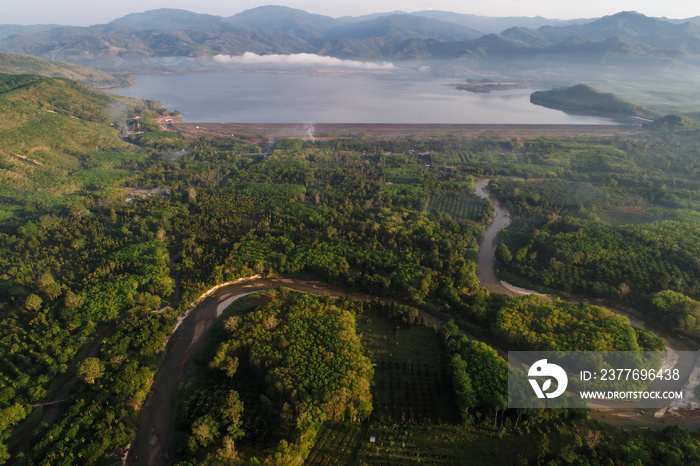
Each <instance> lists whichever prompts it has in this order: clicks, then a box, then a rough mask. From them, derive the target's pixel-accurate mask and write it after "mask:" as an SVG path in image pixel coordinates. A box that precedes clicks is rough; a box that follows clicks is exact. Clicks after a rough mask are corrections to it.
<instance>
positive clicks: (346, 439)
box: [305, 422, 369, 466]
mask: <svg viewBox="0 0 700 466" xmlns="http://www.w3.org/2000/svg"><path fill="white" fill-rule="evenodd" d="M317 438H318V441H317V442H316V444H315V445H314V448H313V450H311V453H309V456H308V457H307V458H306V462H305V464H307V465H319V466H321V465H331V464H357V460H358V454H359V449H360V445H361V444H362V442H367V441H368V439H369V437H367V424H366V423H365V424H355V423H347V422H342V423H341V422H338V423H334V422H326V423H325V424H323V427H321V430H320V431H319V433H318V437H317Z"/></svg>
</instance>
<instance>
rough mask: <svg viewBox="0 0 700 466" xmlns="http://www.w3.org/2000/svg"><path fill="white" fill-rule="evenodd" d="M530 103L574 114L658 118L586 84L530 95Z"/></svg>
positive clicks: (613, 95) (647, 109)
mask: <svg viewBox="0 0 700 466" xmlns="http://www.w3.org/2000/svg"><path fill="white" fill-rule="evenodd" d="M530 102H532V103H533V104H535V105H541V106H543V107H547V108H554V109H557V110H563V111H565V112H572V113H583V114H594V115H600V114H605V115H618V116H633V117H639V118H645V119H650V120H653V119H654V117H656V116H657V114H656V112H654V111H653V110H651V109H649V108H647V107H643V106H641V105H637V104H635V103H632V102H630V101H627V100H625V99H623V98H621V97H619V96H617V95H615V94H613V93H610V92H608V93H605V92H600V91H597V90H595V89H593V88H592V87H590V86H588V85H586V84H577V85H575V86H572V87H566V88H562V89H552V90H550V91H536V92H533V93H532V94H531V95H530Z"/></svg>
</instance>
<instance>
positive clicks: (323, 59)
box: [214, 52, 396, 71]
mask: <svg viewBox="0 0 700 466" xmlns="http://www.w3.org/2000/svg"><path fill="white" fill-rule="evenodd" d="M214 61H215V62H217V63H220V64H228V65H244V66H256V67H275V68H280V67H291V68H301V67H320V68H340V69H350V70H369V71H391V70H394V69H395V68H396V66H395V65H394V64H393V63H389V62H381V63H377V62H365V61H357V60H344V59H342V58H336V57H328V56H322V55H316V54H313V53H293V54H289V55H279V54H271V55H258V54H256V53H253V52H245V53H244V54H243V55H216V56H214Z"/></svg>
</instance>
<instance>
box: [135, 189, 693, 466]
mask: <svg viewBox="0 0 700 466" xmlns="http://www.w3.org/2000/svg"><path fill="white" fill-rule="evenodd" d="M489 181H490V180H477V181H476V182H475V188H476V193H477V194H478V195H479V196H481V197H483V198H488V199H490V200H491V202H492V203H493V205H494V209H495V216H494V218H493V220H492V222H491V223H490V224H489V225H488V226H487V228H486V231H485V234H484V238H483V240H482V243H481V246H480V252H479V259H478V263H477V275H478V277H479V280H480V281H481V284H482V285H483V286H484V287H485V288H487V289H488V290H489V291H491V292H497V293H506V294H508V295H511V296H515V295H519V294H532V293H535V292H534V291H530V290H525V289H522V288H518V287H515V286H513V285H510V284H508V283H506V282H503V281H501V280H499V278H498V276H497V274H496V270H495V263H496V259H495V252H496V245H497V239H496V238H497V236H498V233H499V232H500V231H501V230H502V229H503V228H505V227H506V226H508V225H509V224H510V223H511V214H510V212H509V211H508V210H507V209H506V208H505V207H504V206H503V205H502V204H501V203H500V202H499V201H498V199H496V198H495V196H493V194H492V193H489V192H488V190H487V189H486V187H487V185H488V183H489ZM280 286H284V287H287V288H291V289H294V290H298V291H305V292H308V293H314V294H328V295H330V296H334V297H349V298H353V299H360V300H369V299H372V298H373V297H374V296H371V295H368V294H365V293H353V292H348V291H346V290H343V289H340V288H335V287H332V286H330V285H328V284H325V283H321V282H314V281H305V280H296V279H289V278H260V277H250V278H248V279H242V280H239V281H236V282H231V283H228V284H224V285H220V286H217V287H214V288H213V289H212V290H210V291H209V292H207V293H205V294H204V295H202V297H201V298H200V299H199V300H198V301H197V302H196V303H194V304H193V305H192V306H191V307H190V309H189V310H188V311H189V312H188V313H187V314H186V317H184V318H182V319H181V320H180V322H179V324H178V325H177V326H176V329H175V330H174V332H173V334H172V336H171V337H170V338H169V339H168V341H167V345H166V357H165V361H164V363H163V365H162V366H161V368H160V370H159V371H158V373H157V374H156V376H155V380H154V382H153V385H152V388H151V392H150V394H149V396H148V400H147V401H146V404H145V406H144V408H143V409H142V410H141V413H140V415H139V430H138V432H137V435H136V439H135V440H134V442H133V444H132V445H131V448H130V449H129V451H128V454H127V455H128V456H127V462H128V463H130V464H138V465H141V464H144V465H145V464H147V465H149V466H151V465H166V464H168V463H169V461H170V460H171V457H172V445H171V439H170V429H171V426H172V424H173V418H174V406H175V398H176V396H177V388H178V385H179V382H180V379H181V378H182V375H183V372H184V369H185V365H186V364H187V362H188V361H189V358H190V356H191V355H192V354H193V352H194V350H195V349H196V348H197V346H198V344H199V343H200V342H201V341H202V338H203V337H204V335H205V334H206V332H207V330H209V328H210V327H211V325H212V324H213V323H214V322H215V321H216V319H217V317H219V316H220V315H221V313H222V312H223V311H224V309H226V308H227V307H228V306H230V305H231V303H233V302H234V301H235V300H236V299H239V298H241V297H243V296H246V295H248V294H251V293H255V292H257V291H262V290H268V289H273V288H277V287H280ZM380 299H385V300H390V299H389V298H380ZM612 310H613V311H614V312H616V313H618V314H621V315H624V316H625V317H628V318H629V319H630V322H631V324H632V325H634V326H636V327H640V328H647V325H646V323H645V322H644V321H643V320H640V319H637V318H634V317H632V316H630V315H628V314H625V313H624V312H622V311H619V310H615V309H612ZM421 317H424V318H425V319H426V320H427V322H428V325H436V326H438V327H439V326H440V324H441V323H442V322H443V320H442V319H440V318H438V317H436V316H434V315H432V314H429V313H426V312H422V311H421ZM652 331H653V332H654V333H655V334H657V335H659V336H662V337H663V338H665V339H666V341H667V344H668V348H667V349H669V350H671V351H677V350H688V349H690V348H691V347H689V345H688V344H686V343H684V342H680V341H679V340H677V339H675V338H672V337H671V336H670V335H666V334H663V333H661V332H658V331H655V330H652ZM470 337H471V338H473V336H471V335H470ZM693 349H695V348H693ZM499 353H501V354H503V351H499ZM603 417H605V416H603Z"/></svg>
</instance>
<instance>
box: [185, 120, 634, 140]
mask: <svg viewBox="0 0 700 466" xmlns="http://www.w3.org/2000/svg"><path fill="white" fill-rule="evenodd" d="M172 127H173V129H175V130H177V131H179V132H181V133H183V134H186V135H191V136H202V135H207V134H208V135H217V136H231V135H234V136H248V137H259V138H268V139H275V138H282V137H300V138H310V136H311V135H313V137H314V138H315V139H329V138H338V137H358V136H369V137H380V136H381V137H384V138H386V137H406V136H430V137H434V138H454V137H463V136H474V135H477V134H480V133H498V134H505V135H509V136H517V137H524V138H530V137H532V138H536V137H540V136H560V137H562V136H576V135H581V134H589V135H590V134H593V135H600V136H603V135H614V134H622V133H634V132H639V131H642V130H641V127H640V125H492V124H489V125H477V124H464V125H460V124H371V123H361V124H360V123H347V124H346V123H318V124H313V125H311V124H301V123H179V122H178V123H173V124H172Z"/></svg>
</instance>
